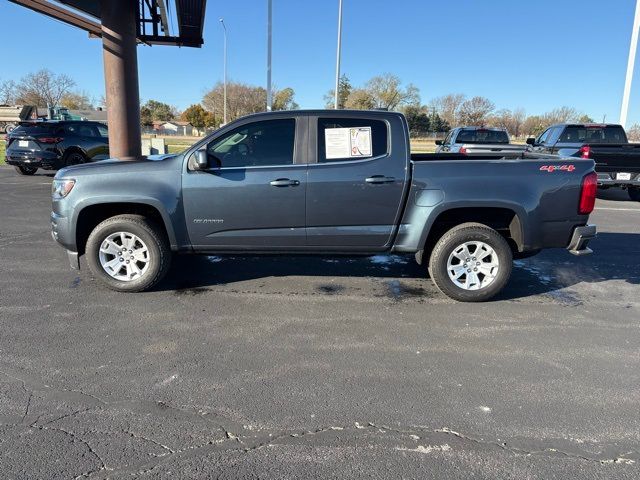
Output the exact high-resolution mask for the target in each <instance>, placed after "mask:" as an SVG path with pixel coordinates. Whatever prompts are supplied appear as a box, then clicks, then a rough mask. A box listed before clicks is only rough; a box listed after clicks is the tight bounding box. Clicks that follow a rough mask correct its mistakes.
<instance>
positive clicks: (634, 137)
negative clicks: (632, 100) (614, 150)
mask: <svg viewBox="0 0 640 480" xmlns="http://www.w3.org/2000/svg"><path fill="white" fill-rule="evenodd" d="M627 136H628V137H629V141H630V142H640V123H636V124H634V125H631V127H629V129H628V130H627Z"/></svg>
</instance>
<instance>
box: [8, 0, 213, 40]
mask: <svg viewBox="0 0 640 480" xmlns="http://www.w3.org/2000/svg"><path fill="white" fill-rule="evenodd" d="M10 1H11V2H13V3H17V4H18V5H22V6H24V7H27V8H30V9H31V10H35V11H36V12H39V13H43V14H45V15H48V16H50V17H52V18H55V19H57V20H61V21H63V22H65V23H68V24H69V25H73V26H75V27H78V28H81V29H83V30H86V31H87V32H89V34H90V35H91V36H93V37H100V36H102V31H101V21H102V14H101V7H100V3H101V2H100V0H58V1H53V0H10ZM132 3H133V4H134V5H135V8H136V21H137V24H136V25H137V35H136V36H137V40H138V42H140V43H144V44H147V45H177V46H182V47H201V46H202V44H203V43H204V41H203V38H202V32H203V28H204V15H205V10H206V4H207V0H135V1H132ZM172 7H173V8H172ZM172 13H173V14H174V15H175V17H176V20H177V27H178V32H177V35H176V34H174V35H171V32H170V31H169V21H168V15H170V14H172Z"/></svg>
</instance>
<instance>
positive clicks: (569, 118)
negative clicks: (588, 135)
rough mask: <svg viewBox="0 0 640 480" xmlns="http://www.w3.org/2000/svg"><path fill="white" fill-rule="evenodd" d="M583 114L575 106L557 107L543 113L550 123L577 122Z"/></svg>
mask: <svg viewBox="0 0 640 480" xmlns="http://www.w3.org/2000/svg"><path fill="white" fill-rule="evenodd" d="M581 116H582V114H581V113H579V112H578V111H577V110H576V109H575V108H573V107H560V108H556V109H553V110H551V111H550V112H547V113H545V114H544V115H543V117H544V119H545V121H546V123H548V124H549V125H553V124H554V123H567V122H577V121H578V119H579V118H580V117H581Z"/></svg>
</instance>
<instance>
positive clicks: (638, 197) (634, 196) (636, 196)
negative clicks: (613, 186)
mask: <svg viewBox="0 0 640 480" xmlns="http://www.w3.org/2000/svg"><path fill="white" fill-rule="evenodd" d="M627 193H628V194H629V198H630V199H631V200H633V201H634V202H640V188H638V187H631V188H628V189H627Z"/></svg>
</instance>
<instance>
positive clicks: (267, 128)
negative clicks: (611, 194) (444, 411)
mask: <svg viewBox="0 0 640 480" xmlns="http://www.w3.org/2000/svg"><path fill="white" fill-rule="evenodd" d="M596 180H597V179H596V174H595V173H594V163H593V162H592V161H589V160H576V159H565V158H560V157H558V156H546V155H538V154H533V153H518V154H513V155H512V156H511V157H509V156H505V155H503V154H501V155H479V156H468V155H460V154H411V153H410V149H409V130H408V126H407V122H406V120H405V118H404V116H403V115H401V114H399V113H393V112H381V111H345V110H339V111H335V110H330V111H326V110H320V111H294V112H273V113H263V114H257V115H251V116H248V117H244V118H241V119H239V120H237V121H235V122H233V123H230V124H228V125H226V126H225V127H224V128H221V129H220V130H218V131H216V132H214V133H212V134H211V135H209V136H208V137H206V138H204V139H202V140H201V141H199V142H197V143H196V144H195V145H193V146H192V147H190V148H188V149H187V150H185V151H184V152H182V153H180V154H177V155H164V156H160V157H155V158H151V157H149V158H147V159H142V160H139V161H118V160H105V161H101V162H96V163H92V164H85V165H78V166H73V167H69V168H65V169H63V170H60V171H59V172H58V173H57V175H56V176H55V179H54V181H53V187H52V189H53V193H52V196H53V212H52V214H51V226H52V235H53V237H54V239H55V240H57V241H58V242H59V243H60V244H61V245H62V246H63V247H64V248H66V249H67V252H68V256H69V259H70V262H71V265H72V267H74V268H79V265H80V264H79V255H82V254H84V255H86V259H87V263H88V264H89V267H90V269H91V271H92V272H93V274H94V275H95V276H96V277H97V278H99V279H100V280H101V281H103V282H104V283H105V284H106V285H107V286H108V287H110V288H112V289H114V290H118V291H124V292H135V291H142V290H145V289H148V288H151V287H152V286H153V285H155V284H156V283H157V282H158V281H160V280H161V279H162V277H163V276H164V275H165V274H166V272H167V269H168V267H169V263H170V259H171V256H172V253H198V254H216V255H220V254H234V255H238V254H251V255H255V254H283V253H284V254H291V255H294V254H321V255H336V254H340V255H373V254H379V253H380V252H400V253H413V254H415V256H416V260H417V261H418V262H419V263H420V264H423V263H425V264H428V267H429V271H430V275H431V278H432V279H433V281H434V282H435V284H436V285H437V287H438V288H439V289H440V290H441V291H442V292H443V293H445V294H446V295H448V296H450V297H452V298H454V299H456V300H460V301H482V300H487V299H489V298H491V297H493V296H494V295H496V294H497V293H498V292H500V291H501V290H502V289H503V287H504V286H505V284H506V283H507V281H508V279H509V276H510V273H511V267H512V259H513V257H514V256H515V257H522V256H528V255H532V254H534V253H537V252H538V251H540V250H541V249H543V248H552V247H559V248H566V249H568V250H569V251H570V252H571V253H574V254H576V255H582V254H585V253H590V252H591V250H590V249H589V248H588V247H587V244H588V242H589V240H591V239H592V238H593V237H594V236H595V234H596V232H595V227H594V226H592V225H588V223H587V221H588V217H589V214H590V213H591V211H592V209H593V207H594V202H595V192H596Z"/></svg>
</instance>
